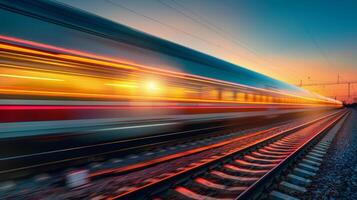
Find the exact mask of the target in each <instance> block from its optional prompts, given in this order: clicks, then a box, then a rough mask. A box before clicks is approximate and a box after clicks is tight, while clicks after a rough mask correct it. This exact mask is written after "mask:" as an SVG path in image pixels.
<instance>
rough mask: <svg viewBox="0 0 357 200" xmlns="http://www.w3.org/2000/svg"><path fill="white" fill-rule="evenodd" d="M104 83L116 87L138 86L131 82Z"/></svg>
mask: <svg viewBox="0 0 357 200" xmlns="http://www.w3.org/2000/svg"><path fill="white" fill-rule="evenodd" d="M104 85H109V86H114V87H123V88H137V87H138V86H137V85H134V84H131V83H106V84H104Z"/></svg>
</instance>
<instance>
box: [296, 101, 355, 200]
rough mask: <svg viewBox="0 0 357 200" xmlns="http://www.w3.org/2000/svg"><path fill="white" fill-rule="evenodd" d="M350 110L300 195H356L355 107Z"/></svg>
mask: <svg viewBox="0 0 357 200" xmlns="http://www.w3.org/2000/svg"><path fill="white" fill-rule="evenodd" d="M351 110H352V113H351V115H350V117H349V118H348V119H347V121H346V122H345V125H344V126H343V128H342V129H341V131H340V132H339V133H338V134H337V135H336V137H335V139H334V141H333V143H332V145H331V147H330V149H329V150H328V153H327V154H326V155H327V156H326V157H325V158H324V162H323V164H322V165H321V168H320V170H319V172H318V174H317V176H316V177H315V178H314V179H313V181H312V184H311V185H310V187H309V188H308V192H307V193H305V194H304V196H303V197H302V199H346V200H349V199H351V200H352V199H357V193H356V191H357V108H356V107H355V108H353V109H351Z"/></svg>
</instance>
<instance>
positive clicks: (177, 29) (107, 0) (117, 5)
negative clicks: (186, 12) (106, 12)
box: [104, 0, 257, 64]
mask: <svg viewBox="0 0 357 200" xmlns="http://www.w3.org/2000/svg"><path fill="white" fill-rule="evenodd" d="M104 1H106V2H108V3H110V4H112V5H114V6H116V7H120V8H122V9H124V10H127V11H129V12H131V13H133V14H135V15H138V16H141V17H144V18H146V19H147V20H150V21H153V22H155V23H158V24H160V25H162V26H166V27H168V28H170V29H173V30H175V31H179V32H181V33H183V34H186V35H188V36H190V37H192V38H195V39H197V40H200V41H202V42H205V43H207V44H211V45H214V46H215V47H219V48H220V49H224V50H226V51H229V52H231V53H233V54H235V55H236V56H238V57H239V58H241V57H242V56H241V55H237V54H236V52H234V51H233V50H231V49H228V48H226V47H224V46H222V45H219V44H217V43H214V42H211V41H209V40H206V39H204V38H201V37H199V36H197V35H195V34H192V33H190V32H187V31H184V30H182V29H180V28H177V27H175V26H173V25H170V24H167V23H164V22H162V21H160V20H158V19H156V18H153V17H150V16H147V15H145V14H142V13H140V12H137V11H135V10H133V9H130V8H129V7H126V6H124V5H123V4H121V3H118V2H114V1H112V0H104ZM247 59H248V58H247ZM248 60H249V61H251V62H253V63H255V64H257V63H256V61H254V60H251V59H248Z"/></svg>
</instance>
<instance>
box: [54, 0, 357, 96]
mask: <svg viewBox="0 0 357 200" xmlns="http://www.w3.org/2000/svg"><path fill="white" fill-rule="evenodd" d="M58 1H59V2H62V3H65V4H68V5H71V6H73V7H76V8H79V9H82V10H86V11H88V12H91V13H94V14H97V15H99V16H102V17H105V18H107V19H110V20H112V21H115V22H118V23H121V24H124V25H127V26H130V27H132V28H135V29H137V30H140V31H143V32H146V33H149V34H152V35H155V36H158V37H161V38H164V39H167V40H170V41H172V42H175V43H179V44H181V45H184V46H187V47H189V48H192V49H196V50H198V51H201V52H204V53H207V54H209V55H212V56H215V57H218V58H221V59H223V60H226V61H229V62H231V63H234V64H237V65H240V66H243V67H246V68H249V69H252V70H254V71H257V72H259V73H262V74H265V75H268V76H271V77H273V78H276V79H279V80H282V81H285V82H288V83H290V84H295V85H298V84H299V83H300V82H302V83H303V84H309V83H324V82H337V79H338V78H337V77H338V76H339V77H340V81H357V64H356V63H357V12H356V10H357V1H355V0H291V1H286V0H58ZM306 89H309V90H312V91H315V92H318V93H320V94H322V95H325V96H329V97H335V96H337V98H338V99H344V98H345V96H346V95H347V86H346V85H340V86H315V87H306ZM351 89H352V90H351V94H352V95H356V97H357V84H356V85H352V86H351Z"/></svg>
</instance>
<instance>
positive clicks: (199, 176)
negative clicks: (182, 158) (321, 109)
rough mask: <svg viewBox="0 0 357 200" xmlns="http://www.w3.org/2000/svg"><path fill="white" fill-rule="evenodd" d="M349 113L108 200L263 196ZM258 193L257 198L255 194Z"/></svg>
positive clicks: (205, 161)
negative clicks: (274, 182) (282, 174)
mask: <svg viewBox="0 0 357 200" xmlns="http://www.w3.org/2000/svg"><path fill="white" fill-rule="evenodd" d="M346 114H348V112H347V111H345V110H344V111H340V112H338V113H336V114H332V115H328V116H325V117H322V118H319V119H317V120H314V121H312V122H308V123H305V124H303V125H300V126H298V127H295V128H292V129H289V130H283V131H281V132H279V133H276V134H273V135H271V136H269V137H265V138H264V139H260V140H256V141H255V142H252V143H250V144H249V145H247V146H244V147H242V148H238V149H234V150H230V151H227V152H226V153H224V154H221V155H215V156H212V157H210V158H206V159H203V160H199V161H198V162H193V163H192V164H191V165H189V166H187V167H186V168H184V169H182V168H181V169H179V170H177V172H173V173H169V174H164V176H163V177H162V178H160V179H155V178H153V179H152V180H148V181H146V183H145V184H141V186H140V185H139V186H137V187H128V188H127V189H126V190H117V191H116V192H115V193H116V194H115V193H114V194H113V193H112V194H110V195H108V196H107V197H106V198H109V199H208V200H215V199H236V198H237V199H252V198H253V197H254V198H256V197H257V196H259V195H261V194H263V192H264V190H265V189H266V188H267V187H268V186H269V185H270V184H272V182H273V180H275V179H276V177H279V176H280V174H281V173H283V172H284V170H286V169H287V168H288V167H289V166H290V165H291V164H292V163H294V161H296V159H298V158H300V157H301V155H302V154H303V153H304V152H306V151H307V150H308V149H309V148H311V147H312V146H313V145H314V144H316V143H317V142H318V141H319V140H320V139H321V138H322V137H323V136H324V135H325V134H326V133H327V132H328V130H330V129H331V128H332V127H333V126H334V125H335V124H336V123H337V122H338V121H339V120H340V119H341V118H343V117H344V116H345V115H346ZM257 194H259V195H257Z"/></svg>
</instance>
